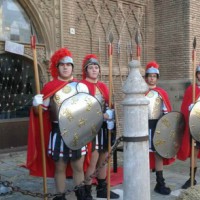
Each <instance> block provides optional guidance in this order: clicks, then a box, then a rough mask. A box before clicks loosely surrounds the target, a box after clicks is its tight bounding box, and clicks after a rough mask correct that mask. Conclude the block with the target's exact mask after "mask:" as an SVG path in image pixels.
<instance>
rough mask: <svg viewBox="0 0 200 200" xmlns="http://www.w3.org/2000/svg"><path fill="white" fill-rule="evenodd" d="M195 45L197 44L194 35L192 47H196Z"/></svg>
mask: <svg viewBox="0 0 200 200" xmlns="http://www.w3.org/2000/svg"><path fill="white" fill-rule="evenodd" d="M196 45H197V41H196V37H194V40H193V49H196Z"/></svg>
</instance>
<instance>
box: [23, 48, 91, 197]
mask: <svg viewBox="0 0 200 200" xmlns="http://www.w3.org/2000/svg"><path fill="white" fill-rule="evenodd" d="M65 63H71V64H72V66H73V67H74V65H73V60H72V57H71V52H70V51H68V49H66V48H61V49H59V50H58V51H56V52H55V53H54V55H53V56H52V57H51V66H50V71H51V75H52V77H53V80H52V81H50V82H48V83H47V84H46V85H45V86H44V87H43V89H42V91H41V94H43V95H44V96H43V105H42V107H43V110H44V111H43V126H44V142H45V150H46V151H45V155H46V172H47V177H54V174H55V163H54V162H55V161H57V160H59V158H60V157H62V158H63V160H64V161H65V162H68V161H70V160H76V159H78V158H80V157H81V156H82V155H86V146H83V147H82V148H80V149H78V150H72V149H70V148H69V147H67V146H66V145H65V143H64V141H63V139H62V136H61V132H60V129H59V124H58V120H59V119H58V115H59V108H60V106H61V105H62V103H63V101H65V100H66V99H67V98H69V97H71V96H74V95H75V94H77V93H78V92H86V93H88V89H87V87H86V86H85V85H84V84H81V83H79V82H78V81H77V80H76V79H74V78H73V77H72V78H71V80H69V81H62V80H59V79H58V69H57V67H58V65H59V64H65ZM39 132H40V131H39V119H38V116H37V115H36V114H35V113H34V112H33V109H31V112H30V121H29V130H28V151H27V163H26V167H27V168H28V169H29V171H30V175H33V176H43V173H42V154H41V152H42V150H41V141H40V134H39ZM87 164H88V159H85V163H84V171H85V170H86V168H87ZM67 166H69V165H67ZM66 176H72V170H71V168H70V167H67V169H66ZM84 193H85V189H84V187H80V188H79V189H78V190H77V191H76V196H77V199H78V200H82V199H83V198H84ZM54 199H62V200H64V199H65V197H64V196H63V195H62V196H61V197H55V198H54Z"/></svg>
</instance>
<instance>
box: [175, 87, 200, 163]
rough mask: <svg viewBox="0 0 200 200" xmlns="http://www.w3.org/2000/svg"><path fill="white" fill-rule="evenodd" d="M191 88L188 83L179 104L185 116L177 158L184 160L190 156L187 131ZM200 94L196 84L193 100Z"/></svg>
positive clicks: (188, 133) (199, 155)
mask: <svg viewBox="0 0 200 200" xmlns="http://www.w3.org/2000/svg"><path fill="white" fill-rule="evenodd" d="M192 90H193V86H192V85H190V86H189V87H188V88H187V89H186V91H185V94H184V97H183V101H182V104H181V113H183V115H184V118H185V122H186V123H185V130H184V134H183V138H182V143H181V147H180V149H179V151H178V154H177V158H178V159H179V160H186V159H187V158H188V157H190V154H191V143H190V131H189V123H188V122H189V110H188V107H189V106H190V104H192V103H193V99H192V93H193V92H192ZM199 96H200V89H199V88H198V86H197V85H196V87H195V100H197V99H198V98H199ZM198 158H200V153H199V154H198Z"/></svg>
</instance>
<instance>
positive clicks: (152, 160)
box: [146, 87, 175, 169]
mask: <svg viewBox="0 0 200 200" xmlns="http://www.w3.org/2000/svg"><path fill="white" fill-rule="evenodd" d="M151 90H155V91H156V92H158V93H159V95H160V96H161V97H162V99H163V101H164V103H165V105H166V108H167V111H168V112H171V111H172V107H171V103H170V100H169V97H168V94H167V92H166V91H165V90H164V89H162V88H159V87H156V88H153V89H151ZM148 92H149V91H148ZM148 92H147V93H148ZM147 93H146V94H147ZM149 156H150V168H151V169H155V153H154V152H150V153H149ZM174 161H175V158H170V159H166V158H163V164H164V165H170V164H172V163H173V162H174Z"/></svg>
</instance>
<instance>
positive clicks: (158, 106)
mask: <svg viewBox="0 0 200 200" xmlns="http://www.w3.org/2000/svg"><path fill="white" fill-rule="evenodd" d="M146 97H147V98H148V100H149V102H150V103H149V106H148V115H149V119H159V118H160V117H161V116H162V99H161V97H160V96H159V94H158V92H156V91H154V90H150V91H149V92H148V94H147V95H146Z"/></svg>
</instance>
